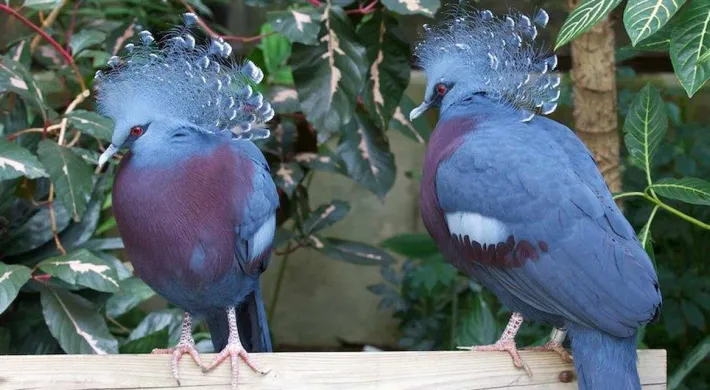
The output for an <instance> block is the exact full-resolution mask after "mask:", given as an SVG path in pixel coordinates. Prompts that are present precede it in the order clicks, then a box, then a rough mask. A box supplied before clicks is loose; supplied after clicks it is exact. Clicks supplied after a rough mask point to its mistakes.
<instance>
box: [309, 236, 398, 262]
mask: <svg viewBox="0 0 710 390" xmlns="http://www.w3.org/2000/svg"><path fill="white" fill-rule="evenodd" d="M308 240H309V241H310V243H311V246H312V247H313V248H315V249H316V250H318V251H320V252H322V253H323V254H325V255H326V256H328V257H331V258H333V259H338V260H343V261H347V262H349V263H354V264H360V265H382V264H390V263H392V262H394V258H392V256H390V255H389V253H387V252H385V251H383V250H382V249H379V248H375V247H373V246H370V245H367V244H365V243H362V242H357V241H350V240H342V239H339V238H318V237H316V236H315V235H310V236H308Z"/></svg>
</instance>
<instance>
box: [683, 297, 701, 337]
mask: <svg viewBox="0 0 710 390" xmlns="http://www.w3.org/2000/svg"><path fill="white" fill-rule="evenodd" d="M680 309H681V311H683V317H685V320H686V321H688V323H689V324H690V325H692V326H694V327H695V328H697V329H698V330H701V331H702V330H705V316H703V312H701V311H700V309H699V308H698V307H697V306H696V305H695V304H694V303H693V302H691V301H688V300H683V301H681V302H680Z"/></svg>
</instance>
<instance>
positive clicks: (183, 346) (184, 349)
mask: <svg viewBox="0 0 710 390" xmlns="http://www.w3.org/2000/svg"><path fill="white" fill-rule="evenodd" d="M151 354H155V355H172V358H171V359H170V365H171V368H172V372H173V378H175V381H177V384H178V386H180V367H179V363H180V359H182V356H183V355H185V354H189V355H190V356H191V357H192V360H194V361H195V363H197V365H198V366H200V368H202V369H204V365H203V364H202V359H201V358H200V353H199V352H198V351H197V349H196V348H195V344H194V342H193V343H190V342H185V343H183V342H180V343H179V344H178V345H176V346H175V347H173V348H167V349H160V348H156V349H154V350H153V351H151Z"/></svg>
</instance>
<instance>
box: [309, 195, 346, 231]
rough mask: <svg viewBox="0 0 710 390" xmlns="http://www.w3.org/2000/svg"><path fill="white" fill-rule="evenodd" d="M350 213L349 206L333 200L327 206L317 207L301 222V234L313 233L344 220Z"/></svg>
mask: <svg viewBox="0 0 710 390" xmlns="http://www.w3.org/2000/svg"><path fill="white" fill-rule="evenodd" d="M349 212H350V204H348V202H343V201H342V200H334V201H332V202H330V203H329V204H324V205H321V206H319V207H318V208H317V209H315V211H313V212H312V213H311V215H310V216H309V217H308V219H306V220H305V221H304V222H303V234H311V233H315V232H317V231H319V230H323V229H325V228H327V227H328V226H331V225H333V224H334V223H336V222H338V221H340V220H341V219H343V218H345V216H346V215H348V213H349Z"/></svg>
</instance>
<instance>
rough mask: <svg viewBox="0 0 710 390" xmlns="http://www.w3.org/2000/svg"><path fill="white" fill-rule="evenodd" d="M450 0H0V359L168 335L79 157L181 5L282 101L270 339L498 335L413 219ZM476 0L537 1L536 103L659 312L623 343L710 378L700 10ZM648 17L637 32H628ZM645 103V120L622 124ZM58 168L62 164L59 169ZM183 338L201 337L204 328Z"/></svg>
mask: <svg viewBox="0 0 710 390" xmlns="http://www.w3.org/2000/svg"><path fill="white" fill-rule="evenodd" d="M451 3H459V2H458V1H454V2H447V1H441V2H440V1H438V0H412V1H401V0H400V1H398V0H382V1H377V0H375V1H371V0H367V1H365V0H359V1H358V0H332V1H326V0H320V1H318V0H309V1H299V2H289V1H262V0H239V1H238V0H233V1H229V0H220V1H216V0H213V1H209V0H170V1H147V0H146V1H140V0H84V1H66V0H25V1H9V2H4V3H0V11H2V12H0V53H2V57H1V58H0V180H2V181H0V353H10V354H43V353H62V352H67V353H92V352H95V350H92V348H91V346H90V345H89V343H87V340H86V339H85V338H83V337H82V335H81V334H80V332H76V329H78V328H77V327H72V326H67V325H69V324H71V323H74V324H77V323H79V324H80V327H81V328H83V329H84V330H85V331H87V332H89V333H90V334H92V335H93V336H94V337H95V338H96V339H97V340H98V341H99V344H100V345H101V346H102V348H103V349H105V350H107V351H110V352H114V353H117V352H123V353H131V352H132V353H138V352H149V351H150V350H151V349H152V348H155V347H164V346H165V345H167V344H168V343H170V344H173V343H174V342H175V341H174V340H176V339H177V337H178V336H179V324H180V320H181V318H182V313H181V312H180V310H178V309H176V308H174V307H171V306H169V305H167V304H166V303H165V302H164V301H163V300H162V299H161V298H159V297H157V296H155V294H154V293H153V292H152V291H151V290H150V288H148V287H147V286H146V285H145V284H143V283H142V282H141V281H140V280H139V279H137V278H135V277H133V276H132V273H131V267H130V263H127V262H126V259H125V258H124V256H123V254H122V251H121V248H122V243H121V240H120V237H119V235H118V231H117V229H116V227H115V220H114V219H113V217H112V213H111V201H110V199H111V198H110V185H111V181H112V178H113V172H114V170H115V163H116V162H115V161H114V162H113V163H112V164H113V165H112V166H111V167H109V169H108V170H107V171H106V172H105V173H99V172H95V165H96V159H97V157H98V153H100V151H101V150H103V149H102V148H103V147H104V146H105V145H106V144H107V140H108V139H110V134H111V131H112V123H111V121H110V120H108V119H106V118H103V117H101V116H99V115H98V114H96V113H95V112H93V110H94V106H93V97H92V96H91V93H90V85H91V80H92V79H93V75H94V73H95V72H96V71H97V70H99V69H103V68H105V67H106V65H105V64H106V61H107V60H108V59H109V58H110V57H111V56H112V55H116V54H118V55H121V54H122V53H123V52H122V50H121V49H122V47H123V45H125V44H126V43H128V42H130V41H133V40H134V39H135V38H136V34H137V32H138V31H140V30H141V29H148V30H150V31H152V32H153V33H154V34H155V35H156V36H159V35H160V33H159V32H160V31H166V30H167V29H169V28H171V27H172V26H174V25H175V24H176V23H179V22H180V18H181V16H180V15H181V14H182V13H183V12H186V11H194V12H196V13H197V14H198V15H200V17H201V20H202V22H203V23H204V25H203V26H202V28H201V30H202V31H201V34H202V35H203V36H204V37H206V36H208V35H213V36H216V35H219V36H222V37H223V38H224V39H225V40H226V41H228V42H229V43H231V44H232V46H233V47H234V52H235V60H239V59H243V58H249V59H251V60H252V61H254V62H255V63H256V64H257V65H259V66H260V67H261V68H262V69H263V70H264V72H265V74H266V78H265V80H266V81H265V83H263V84H264V86H263V89H262V93H264V95H265V96H266V97H267V100H269V101H271V102H272V104H273V105H274V108H275V110H276V113H277V116H276V118H275V119H274V120H273V122H272V137H271V138H270V139H268V140H265V141H259V146H260V148H261V149H262V151H263V152H264V153H265V155H266V156H267V159H268V160H269V163H270V164H271V168H272V173H273V177H274V180H275V181H276V183H277V185H278V187H279V192H280V196H281V208H280V209H279V214H278V219H279V221H278V223H279V227H278V232H277V233H278V234H277V240H276V241H277V242H276V245H275V246H276V248H275V253H274V256H273V258H272V260H271V263H270V265H269V268H268V270H267V271H266V272H265V273H264V274H263V276H262V286H263V289H262V291H263V296H264V299H265V303H266V308H267V311H268V316H269V322H270V327H271V332H272V337H273V341H274V345H275V350H277V351H319V350H329V351H330V350H332V351H344V350H357V351H359V350H362V349H363V347H364V346H366V345H369V346H374V347H376V348H380V349H384V350H395V349H412V350H428V349H453V348H455V346H457V345H472V344H485V343H491V342H494V341H495V340H496V339H497V337H498V336H499V333H500V332H501V331H502V329H503V327H504V326H505V323H506V322H507V319H508V316H509V312H507V311H506V309H505V308H503V307H501V306H500V304H499V303H498V302H497V300H496V299H495V297H493V296H492V295H491V294H490V293H489V292H487V291H486V290H484V289H483V288H482V287H481V286H480V285H478V284H477V283H476V282H475V281H471V280H469V279H468V278H466V277H464V276H463V275H461V274H459V273H458V272H457V271H456V270H455V269H454V268H453V267H451V266H450V265H448V263H445V262H444V261H443V259H442V257H441V255H440V254H439V253H438V250H437V249H436V246H435V245H434V244H433V241H431V239H430V238H429V237H428V235H427V234H426V231H425V230H424V227H423V223H422V221H421V218H420V215H419V207H418V188H419V178H420V172H421V167H422V162H423V156H424V151H425V149H426V140H427V139H428V136H429V134H430V132H431V131H432V129H433V128H434V126H435V124H436V118H437V113H436V112H432V113H429V116H428V117H425V118H421V119H418V120H416V121H414V122H410V121H409V119H408V114H409V111H410V110H411V108H413V107H414V105H415V104H418V103H419V102H420V101H421V99H422V98H423V96H424V88H425V78H424V75H423V74H422V73H421V72H420V71H419V70H418V69H417V67H416V65H415V63H414V59H413V58H412V49H413V47H414V44H415V43H416V40H417V38H418V34H419V33H420V32H421V29H422V25H423V24H427V23H428V24H434V23H436V21H437V20H439V19H442V17H443V16H444V14H445V13H446V10H447V9H450V5H451ZM464 3H467V2H464ZM470 3H472V4H474V5H475V6H476V7H478V8H485V9H491V10H492V11H493V12H494V13H504V12H506V11H507V10H508V9H509V8H516V9H518V10H520V11H522V12H523V13H526V14H529V15H530V14H533V13H534V12H535V11H536V10H537V9H538V8H544V9H545V10H546V11H547V12H548V13H549V15H550V23H549V25H548V27H547V28H546V29H544V30H542V31H541V32H540V34H541V35H540V38H538V39H540V40H542V41H544V42H545V46H547V47H549V49H550V50H552V49H553V48H554V47H555V46H556V45H557V46H559V48H558V49H557V50H556V51H555V52H556V53H557V55H558V57H559V67H558V69H557V71H558V72H560V74H561V75H562V78H563V93H562V96H561V98H560V107H559V108H558V110H557V111H556V112H555V113H554V114H553V115H552V117H553V118H554V119H556V120H559V121H560V122H562V123H565V124H566V125H568V126H570V127H572V128H573V129H575V130H576V131H577V133H578V135H579V136H580V137H581V138H582V139H583V140H584V141H585V143H586V144H587V145H588V146H589V147H590V149H591V150H592V152H593V153H594V155H595V157H596V159H597V161H598V163H599V166H600V169H601V170H602V172H603V174H604V177H605V178H606V179H607V183H608V184H609V187H610V189H611V190H612V192H614V193H616V194H619V201H620V202H621V201H622V199H623V204H622V207H623V209H624V212H625V214H626V216H627V217H628V218H629V220H630V221H631V222H632V224H633V225H634V227H635V228H636V230H637V231H638V232H639V237H640V239H641V240H642V242H643V243H644V245H645V246H646V248H647V250H648V251H649V253H652V254H653V255H654V259H655V263H656V266H657V270H658V274H659V278H660V281H661V289H662V291H663V295H664V306H663V311H662V315H661V319H660V321H659V322H658V323H655V324H652V325H649V326H647V327H646V328H644V329H643V330H642V332H640V334H639V338H638V342H639V347H640V348H661V349H666V350H668V359H669V362H668V367H669V368H668V372H669V377H670V378H671V379H670V385H669V387H670V388H683V389H685V388H687V389H707V388H710V358H709V357H708V356H709V355H710V336H709V335H710V333H708V322H710V261H709V259H708V253H710V233H709V231H708V229H709V228H710V226H709V225H707V224H708V223H710V207H708V205H710V184H709V183H708V182H707V181H706V180H708V179H709V178H710V128H708V127H710V123H708V122H709V120H708V117H707V115H705V114H703V112H708V111H707V110H708V109H710V98H709V97H708V91H707V89H706V88H704V87H703V85H704V83H705V81H706V79H707V78H708V77H710V57H709V56H706V55H705V54H706V50H710V43H708V42H710V33H708V29H707V25H704V26H703V25H697V24H696V23H695V22H694V20H695V19H696V18H694V15H700V14H703V13H706V14H707V15H710V4H706V3H707V2H704V1H691V0H689V1H687V2H684V1H679V0H676V1H674V2H670V1H664V0H635V1H631V0H630V1H628V2H627V1H618V0H617V1H608V0H589V1H587V2H586V3H589V4H592V3H594V4H598V5H599V6H606V5H608V6H609V7H608V9H612V10H611V12H609V14H608V16H605V15H606V14H604V13H603V12H602V13H600V14H599V15H598V17H597V18H590V19H589V21H588V22H585V23H586V25H585V23H581V24H578V25H576V27H570V26H569V25H567V26H563V24H565V21H566V20H568V17H569V15H570V9H571V7H574V6H577V5H578V3H579V1H575V0H570V1H562V0H549V1H532V0H531V1H527V0H508V1H506V2H501V1H498V0H480V1H472V2H470ZM636 3H643V4H642V5H644V6H645V5H649V4H650V5H653V4H655V3H658V4H661V5H662V7H664V9H667V10H668V11H669V12H667V13H665V15H666V16H665V17H664V16H662V15H661V16H658V15H647V14H643V13H642V14H641V16H640V17H641V18H643V17H645V18H646V19H642V20H640V21H638V20H630V19H628V18H630V16H628V15H626V12H625V11H626V10H627V9H628V8H629V7H631V6H633V5H636ZM686 3H687V4H686ZM616 5H618V6H616ZM614 6H615V7H614ZM583 7H584V6H583ZM583 7H581V8H580V9H581V11H579V12H583V11H584V10H583ZM644 15H645V16H644ZM703 15H704V14H703ZM649 20H651V22H652V23H649V25H650V26H651V27H649V28H647V29H646V30H643V31H641V30H638V29H635V27H634V26H637V25H638V23H642V24H643V23H644V22H648V21H649ZM686 27H687V28H686ZM37 29H40V30H41V31H42V32H43V33H42V34H41V35H40V34H38V32H37V31H36V30H37ZM324 37H325V38H327V39H324ZM328 42H337V44H339V48H338V49H341V51H338V50H335V51H333V48H332V46H329V45H328ZM688 47H693V48H695V50H696V51H695V52H692V53H690V52H687V51H688V50H691V49H688ZM708 52H709V53H710V51H708ZM329 55H332V56H334V58H335V61H334V62H333V63H330V62H328V61H327V59H328V56H329ZM687 58H691V59H692V60H687ZM682 59H686V60H682ZM688 61H690V64H689V63H688ZM334 68H337V69H338V71H341V73H342V74H343V76H344V77H343V79H344V80H346V81H345V82H343V83H344V84H343V85H340V84H339V85H338V88H337V91H336V92H335V95H336V96H335V98H334V99H332V100H333V104H332V105H331V106H324V105H323V104H320V103H318V102H322V101H323V100H322V97H323V96H324V94H327V93H329V90H330V87H331V85H329V83H330V82H331V80H332V79H331V78H330V76H331V75H332V73H333V72H334ZM348 80H349V81H348ZM345 83H348V84H347V85H346V84H345ZM377 96H382V97H383V98H384V101H382V100H378V99H377ZM691 96H692V97H691ZM643 101H646V102H651V104H650V105H649V104H645V105H644V104H642V103H643ZM575 102H576V103H575ZM639 110H641V111H643V110H645V112H651V113H652V114H653V115H652V117H653V118H656V119H657V121H654V123H647V124H646V126H642V127H640V128H639V127H638V126H634V125H633V124H628V123H626V117H627V115H628V114H629V112H639ZM328 117H329V118H335V120H326V119H325V118H328ZM639 134H646V135H648V134H650V135H652V136H651V137H647V138H651V139H652V140H651V141H648V143H647V144H646V145H645V146H647V147H646V148H641V149H644V150H646V153H648V156H649V157H650V158H648V159H647V161H648V163H646V164H644V163H643V162H641V163H640V162H639V161H640V160H639V159H638V158H637V156H638V153H640V152H639V150H640V149H639V145H638V144H636V143H634V142H633V139H638V138H639V136H638V135H639ZM625 139H626V142H625ZM629 139H631V141H629ZM3 158H5V159H6V160H5V161H10V162H12V161H15V165H12V164H8V163H3V160H2V159H3ZM8 159H9V160H8ZM62 161H64V162H68V166H69V168H70V169H69V170H68V172H62V170H61V169H60V168H58V167H59V166H60V164H61V162H62ZM18 162H19V163H18ZM18 164H21V165H18ZM18 167H20V168H22V169H20V168H18ZM67 179H69V180H67ZM664 180H671V181H670V182H664ZM673 180H675V181H673ZM72 183H73V184H72ZM664 183H680V184H679V185H678V186H676V187H677V188H680V190H678V191H675V192H673V191H667V186H666V187H664ZM654 186H658V189H656V187H654ZM664 188H665V190H664ZM654 189H655V191H654ZM69 193H71V194H78V196H76V197H73V196H72V197H70V196H68V194H69ZM651 194H653V195H652V196H651ZM657 195H658V196H657ZM57 258H63V259H65V260H67V259H79V260H80V261H82V262H86V263H90V264H93V265H94V268H92V270H91V271H90V272H86V273H81V274H79V273H76V272H72V271H71V270H69V269H63V268H62V267H60V266H56V265H52V264H53V262H56V259H57ZM96 267H98V268H96ZM10 271H12V273H11V274H8V275H9V276H8V277H6V278H3V275H4V274H6V273H7V272H10ZM107 278H108V279H110V280H108V279H107ZM113 280H115V281H116V283H112V281H113ZM549 331H550V329H549V328H548V327H545V326H541V325H537V324H532V323H530V324H528V323H526V324H525V325H524V326H523V328H522V330H521V333H520V335H521V338H520V341H519V345H523V344H528V345H541V344H543V343H544V342H545V341H546V338H547V336H548V334H549ZM197 332H198V333H197V337H196V339H197V340H198V342H199V344H200V346H201V348H205V349H206V350H210V349H211V344H209V334H208V333H207V332H206V327H205V325H204V324H198V325H197Z"/></svg>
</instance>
